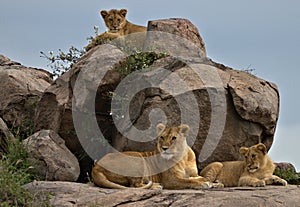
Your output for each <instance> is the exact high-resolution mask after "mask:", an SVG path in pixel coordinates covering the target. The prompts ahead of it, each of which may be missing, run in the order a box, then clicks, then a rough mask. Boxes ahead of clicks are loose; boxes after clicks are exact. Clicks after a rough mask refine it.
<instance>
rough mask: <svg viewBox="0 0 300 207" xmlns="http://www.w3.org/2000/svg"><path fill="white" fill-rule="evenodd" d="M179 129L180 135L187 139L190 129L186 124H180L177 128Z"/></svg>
mask: <svg viewBox="0 0 300 207" xmlns="http://www.w3.org/2000/svg"><path fill="white" fill-rule="evenodd" d="M179 129H180V131H179V132H180V133H181V134H183V135H184V136H185V137H187V136H188V135H189V132H190V127H189V126H188V125H186V124H182V125H180V126H179Z"/></svg>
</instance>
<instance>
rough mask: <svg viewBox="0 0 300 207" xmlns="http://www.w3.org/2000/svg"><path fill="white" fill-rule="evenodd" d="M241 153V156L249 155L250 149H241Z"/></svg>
mask: <svg viewBox="0 0 300 207" xmlns="http://www.w3.org/2000/svg"><path fill="white" fill-rule="evenodd" d="M239 151H240V154H241V155H243V156H245V154H247V152H248V151H249V148H247V147H241V148H240V150H239Z"/></svg>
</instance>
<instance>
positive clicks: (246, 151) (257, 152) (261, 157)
mask: <svg viewBox="0 0 300 207" xmlns="http://www.w3.org/2000/svg"><path fill="white" fill-rule="evenodd" d="M240 153H241V154H242V155H243V156H244V160H245V162H246V167H247V170H248V172H250V173H254V172H256V171H257V170H259V169H260V168H262V167H263V166H264V165H265V161H266V155H267V148H266V146H265V145H264V144H262V143H259V144H257V145H254V146H252V147H250V148H247V147H241V148H240Z"/></svg>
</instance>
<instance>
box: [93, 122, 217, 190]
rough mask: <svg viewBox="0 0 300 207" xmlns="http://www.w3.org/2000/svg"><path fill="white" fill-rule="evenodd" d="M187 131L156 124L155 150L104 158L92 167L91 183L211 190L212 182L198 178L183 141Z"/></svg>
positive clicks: (190, 151)
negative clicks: (156, 140)
mask: <svg viewBox="0 0 300 207" xmlns="http://www.w3.org/2000/svg"><path fill="white" fill-rule="evenodd" d="M189 130H190V128H189V126H187V125H180V126H178V127H170V128H168V127H166V126H165V125H164V124H158V125H157V127H156V133H157V135H158V143H157V149H156V150H155V151H152V152H123V153H109V154H107V155H105V156H104V157H103V158H102V159H100V160H99V161H98V162H97V163H96V165H95V166H94V167H93V170H92V178H93V181H94V183H95V184H96V185H98V186H100V187H106V188H115V189H125V188H128V187H136V188H151V189H158V188H159V189H161V188H162V187H163V188H166V189H185V188H192V189H200V188H210V187H212V186H213V184H212V183H210V182H207V181H206V180H205V179H204V178H203V177H200V176H198V170H197V166H196V157H195V154H194V152H193V150H192V149H191V148H190V147H189V146H188V145H187V142H186V137H187V136H188V133H189ZM160 185H162V186H160Z"/></svg>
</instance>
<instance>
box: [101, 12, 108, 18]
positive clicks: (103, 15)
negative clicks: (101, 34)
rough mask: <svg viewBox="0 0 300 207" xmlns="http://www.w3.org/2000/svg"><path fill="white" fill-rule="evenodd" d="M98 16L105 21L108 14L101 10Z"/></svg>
mask: <svg viewBox="0 0 300 207" xmlns="http://www.w3.org/2000/svg"><path fill="white" fill-rule="evenodd" d="M100 14H101V16H102V18H103V19H105V17H106V16H107V15H108V12H107V11H106V10H102V11H101V12H100Z"/></svg>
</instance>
